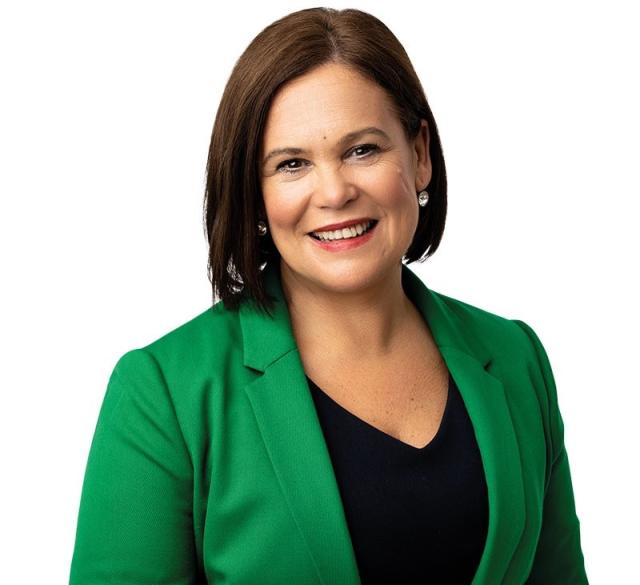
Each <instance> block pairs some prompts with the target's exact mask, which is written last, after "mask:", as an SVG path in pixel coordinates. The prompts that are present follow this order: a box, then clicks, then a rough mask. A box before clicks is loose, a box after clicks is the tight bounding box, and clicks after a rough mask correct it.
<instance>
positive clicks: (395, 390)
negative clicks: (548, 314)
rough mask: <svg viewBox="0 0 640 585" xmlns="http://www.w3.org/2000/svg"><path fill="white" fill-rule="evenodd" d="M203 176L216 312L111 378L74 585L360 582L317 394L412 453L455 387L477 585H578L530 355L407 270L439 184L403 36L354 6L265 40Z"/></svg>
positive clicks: (540, 374)
mask: <svg viewBox="0 0 640 585" xmlns="http://www.w3.org/2000/svg"><path fill="white" fill-rule="evenodd" d="M207 170H208V177H207V193H206V198H205V203H206V213H205V216H206V224H207V233H208V238H209V268H210V270H211V281H212V284H213V291H214V293H217V295H218V296H219V297H220V301H219V302H217V303H215V305H214V306H213V308H211V309H208V310H206V311H204V312H203V313H201V314H200V315H199V316H197V317H195V318H194V319H192V320H191V321H189V322H188V323H186V324H184V325H183V326H181V327H179V328H177V329H176V330H174V331H172V332H170V333H168V334H167V335H165V336H163V337H162V338H161V339H158V340H156V341H154V342H153V343H151V344H149V345H147V346H146V347H143V348H139V349H135V350H132V351H130V352H127V353H126V354H125V355H123V356H122V358H121V359H120V360H119V362H118V364H117V365H116V367H115V369H114V372H113V375H112V377H111V379H110V382H109V387H108V390H107V394H106V396H105V400H104V403H103V406H102V410H101V412H100V417H99V421H98V425H97V428H96V432H95V436H94V440H93V444H92V447H91V453H90V456H89V461H88V465H87V472H86V477H85V484H84V487H83V495H82V502H81V508H80V516H79V520H78V534H77V541H76V549H75V552H74V559H73V565H72V574H71V582H72V584H73V583H75V584H79V583H92V584H94V585H95V584H100V583H107V582H109V583H113V582H117V583H121V584H124V583H131V584H133V583H136V585H142V584H144V583H149V584H151V583H158V582H162V583H176V584H177V583H193V582H205V580H206V582H209V583H234V584H236V585H238V584H240V583H245V584H250V583H251V584H256V583H260V584H267V583H296V584H300V585H303V584H306V583H319V584H320V583H325V584H334V583H335V584H340V585H342V584H350V583H353V584H356V583H359V579H360V577H359V574H358V567H357V563H356V559H355V555H354V547H353V542H352V541H351V538H350V533H349V528H348V525H347V521H346V517H345V509H344V506H343V500H342V499H341V497H340V496H341V494H340V492H339V489H338V482H337V478H336V474H335V469H334V468H333V466H332V461H331V458H330V456H329V451H328V448H327V441H326V440H325V436H324V434H323V432H322V428H321V425H320V423H319V418H318V412H317V411H316V408H315V404H314V401H313V399H312V395H311V393H310V390H309V385H308V383H307V377H309V378H310V379H313V380H314V381H315V382H316V383H317V384H319V385H320V386H321V387H322V388H323V390H324V391H325V392H326V393H327V396H329V397H331V398H332V399H334V400H335V402H336V404H340V405H342V406H343V407H344V408H345V409H346V410H347V412H350V413H353V414H354V415H355V416H356V417H358V419H359V420H362V421H367V422H368V423H370V424H371V425H372V426H373V427H374V428H376V429H378V430H380V431H381V432H384V433H386V434H388V435H389V436H391V437H394V438H395V439H396V440H398V441H400V442H404V443H406V445H408V446H414V447H420V446H424V445H426V444H428V443H429V442H430V441H431V440H432V439H433V437H434V435H435V433H436V432H437V430H438V428H439V426H440V423H441V420H442V417H443V412H444V410H445V404H446V401H447V392H448V380H449V376H451V377H452V379H453V380H454V381H455V384H456V387H457V388H458V389H459V391H460V395H461V398H462V402H463V406H464V408H465V409H466V411H467V412H468V416H469V421H470V427H471V428H472V430H473V433H472V434H473V435H475V439H476V441H475V442H476V443H477V448H478V453H479V457H478V459H481V464H482V468H483V469H482V471H483V475H484V479H485V481H486V486H487V498H486V499H487V500H488V502H486V503H488V522H487V524H488V525H487V527H486V528H487V531H486V540H485V545H484V549H483V551H482V555H481V557H480V558H479V560H478V559H476V561H475V562H476V564H477V569H476V571H475V577H474V578H473V584H474V585H479V584H487V585H489V584H491V585H493V584H495V583H513V584H514V585H515V584H520V583H523V582H524V581H528V582H530V583H545V584H547V585H548V584H550V583H558V584H560V583H562V584H563V585H569V584H571V583H585V582H586V576H585V574H584V568H583V564H582V555H581V551H580V539H579V529H578V521H577V518H576V515H575V509H574V504H573V492H572V488H571V480H570V475H569V467H568V463H567V458H566V453H565V451H564V443H563V434H562V422H561V417H560V413H559V411H558V407H557V399H556V394H555V386H554V382H553V377H552V373H551V369H550V366H549V362H548V360H547V357H546V354H545V352H544V350H543V348H542V345H541V344H540V342H539V340H538V338H537V337H536V335H535V333H533V331H532V330H531V329H530V328H529V327H528V326H527V325H525V324H524V323H522V322H518V321H512V320H508V319H504V318H500V317H498V316H496V315H491V314H489V313H487V312H485V311H482V310H481V309H478V308H475V307H472V306H470V305H467V304H465V303H462V302H460V301H456V300H454V299H450V298H448V297H445V296H444V295H441V294H438V293H435V292H433V291H430V290H429V289H428V288H427V287H426V286H425V285H423V284H422V283H421V282H420V281H419V280H418V279H417V278H416V277H415V276H414V275H413V273H412V272H411V271H410V270H409V269H408V268H407V266H406V265H407V264H408V263H410V262H412V261H415V260H424V259H426V257H428V256H429V255H431V254H433V253H434V252H435V250H436V249H437V247H438V245H439V243H440V240H441V238H442V233H443V230H444V224H445V216H446V173H445V167H444V158H443V154H442V148H441V145H440V140H439V136H438V132H437V127H436V124H435V120H434V118H433V114H432V113H431V110H430V108H429V105H428V103H427V101H426V97H425V95H424V91H423V90H422V87H421V85H420V82H419V80H418V79H417V76H416V73H415V71H414V69H413V67H412V66H411V64H410V62H409V60H408V57H407V56H406V53H405V52H404V49H403V48H402V46H401V45H400V43H399V41H398V40H397V38H395V36H394V35H393V34H392V33H391V32H390V31H389V30H388V29H387V28H386V27H385V25H384V24H383V23H381V22H380V21H379V20H377V19H376V18H375V17H373V16H371V15H368V14H366V13H363V12H361V11H357V10H344V11H336V10H332V9H327V8H314V9H307V10H301V11H298V12H296V13H292V14H290V15H288V16H286V17H285V18H283V19H281V20H279V21H277V22H275V23H273V24H272V25H270V26H269V27H267V28H266V29H265V30H264V31H262V32H261V33H260V34H259V35H258V36H257V37H256V38H255V39H254V40H253V41H252V43H251V44H250V45H249V47H248V48H247V50H246V51H245V53H244V54H243V55H242V56H241V58H240V59H239V60H238V62H237V63H236V66H235V68H234V71H233V72H232V75H231V78H230V80H229V82H228V84H227V87H226V88H225V92H224V95H223V98H222V100H221V104H220V108H219V110H218V114H217V117H216V122H215V125H214V131H213V134H212V140H211V146H210V151H209V159H208V165H207ZM265 266H266V268H265ZM215 296H216V294H214V297H215ZM460 404H461V403H460ZM461 405H462V404H461ZM470 434H471V433H469V435H470ZM469 452H471V450H470V451H469ZM456 461H457V460H456ZM450 465H455V461H451V462H450ZM396 481H398V482H399V487H400V488H402V482H403V477H402V476H400V477H399V478H398V479H396ZM405 481H406V482H407V483H408V482H410V475H409V474H407V476H406V480H405ZM407 487H408V486H407ZM343 495H346V496H348V494H343ZM423 496H424V494H423ZM424 497H426V496H424ZM452 497H453V496H452ZM431 501H433V500H431ZM449 504H450V505H454V504H455V502H449ZM371 513H372V514H375V513H376V511H375V510H373V511H372V512H371ZM394 520H395V521H396V523H400V520H399V519H394ZM402 528H403V526H398V525H396V526H394V529H396V530H402ZM425 529H429V526H426V527H425ZM432 529H433V527H432ZM451 546H453V545H451ZM450 552H451V551H450ZM467 560H469V559H467ZM389 562H390V563H393V562H394V559H393V558H391V559H390V561H389ZM431 580H433V581H435V580H436V579H431ZM460 585H462V584H460Z"/></svg>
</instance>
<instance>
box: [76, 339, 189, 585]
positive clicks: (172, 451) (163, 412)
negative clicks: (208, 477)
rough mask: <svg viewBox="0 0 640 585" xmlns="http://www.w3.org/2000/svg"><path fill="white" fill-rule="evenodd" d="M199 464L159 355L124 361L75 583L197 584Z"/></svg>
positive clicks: (99, 440)
mask: <svg viewBox="0 0 640 585" xmlns="http://www.w3.org/2000/svg"><path fill="white" fill-rule="evenodd" d="M192 493H193V467H192V463H191V460H190V457H189V454H188V451H187V447H186V444H185V442H184V438H183V435H182V432H181V430H180V427H179V424H178V420H177V418H176V413H175V410H174V407H173V403H172V401H171V397H170V395H169V392H168V390H167V386H166V384H165V382H164V378H163V376H162V372H161V371H160V368H159V367H158V365H157V363H156V361H155V359H154V358H153V357H152V356H151V355H150V354H149V353H148V352H146V351H145V350H143V349H135V350H132V351H130V352H128V353H126V354H124V355H123V356H122V357H121V358H120V360H119V361H118V363H117V364H116V366H115V368H114V370H113V373H112V374H111V378H110V379H109V384H108V387H107V392H106V395H105V397H104V401H103V404H102V408H101V410H100V414H99V417H98V422H97V425H96V429H95V434H94V437H93V441H92V443H91V449H90V451H89V458H88V462H87V467H86V472H85V477H84V483H83V487H82V497H81V500H80V510H79V515H78V524H77V531H76V541H75V548H74V553H73V559H72V563H71V574H70V580H69V583H70V585H102V584H105V585H106V584H107V583H110V584H111V583H113V584H116V583H117V584H118V585H147V584H148V585H151V584H153V585H157V584H159V583H163V584H165V585H186V584H190V583H195V582H196V555H195V548H194V536H193V507H192Z"/></svg>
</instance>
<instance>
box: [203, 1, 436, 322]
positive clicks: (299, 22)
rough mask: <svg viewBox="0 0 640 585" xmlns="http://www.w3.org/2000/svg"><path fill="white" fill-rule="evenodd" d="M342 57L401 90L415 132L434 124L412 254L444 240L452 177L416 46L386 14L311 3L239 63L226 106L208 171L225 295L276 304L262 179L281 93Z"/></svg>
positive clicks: (210, 214) (214, 259)
mask: <svg viewBox="0 0 640 585" xmlns="http://www.w3.org/2000/svg"><path fill="white" fill-rule="evenodd" d="M328 62H335V63H340V64H342V65H345V66H347V67H350V68H351V69H353V70H355V71H357V72H359V73H360V74H361V75H363V76H365V77H366V78H368V79H371V80H372V81H374V82H375V83H377V84H378V85H379V86H381V87H382V88H383V89H384V90H386V92H387V93H388V95H389V96H390V97H391V98H392V103H393V104H394V106H395V109H396V113H397V115H398V118H399V120H400V121H401V123H402V126H403V128H404V131H405V135H406V138H407V140H412V139H414V138H415V137H416V136H417V134H418V132H419V130H420V123H421V120H422V119H424V120H426V122H427V125H428V131H429V154H430V157H431V164H432V177H431V181H430V183H429V185H428V190H429V204H428V206H427V207H421V208H420V217H419V221H418V227H417V229H416V232H415V234H414V237H413V241H412V242H411V245H410V246H409V249H408V250H407V253H406V254H405V256H404V257H403V260H404V261H405V262H406V263H409V262H413V261H415V260H418V261H424V260H426V259H427V258H428V257H429V256H431V255H432V254H433V253H434V252H435V251H436V249H437V248H438V245H439V244H440V240H441V239H442V234H443V232H444V225H445V218H446V213H447V177H446V171H445V164H444V157H443V154H442V146H441V143H440V137H439V135H438V129H437V126H436V122H435V120H434V118H433V114H432V113H431V109H430V107H429V104H428V102H427V98H426V96H425V93H424V90H423V88H422V85H421V83H420V80H419V79H418V76H417V75H416V72H415V71H414V69H413V65H412V64H411V61H410V60H409V57H408V56H407V53H406V51H405V50H404V48H403V46H402V45H401V43H400V41H398V39H397V38H396V37H395V35H394V34H393V33H392V32H391V31H390V30H389V29H388V28H387V27H386V25H385V24H384V23H382V22H381V21H380V20H378V19H377V18H376V17H374V16H372V15H371V14H368V13H366V12H363V11H361V10H356V9H345V10H336V9H333V8H307V9H304V10H299V11H297V12H293V13H291V14H288V15H286V16H284V17H283V18H281V19H279V20H277V21H275V22H273V23H272V24H270V25H269V26H267V27H266V28H265V29H264V30H262V32H260V33H259V34H258V35H257V36H256V37H255V38H254V39H253V41H251V43H250V44H249V46H248V47H247V49H246V50H245V51H244V53H243V54H242V55H241V56H240V58H239V59H238V61H237V62H236V64H235V66H234V68H233V71H232V72H231V76H230V77H229V80H228V82H227V85H226V87H225V89H224V93H223V95H222V99H221V101H220V105H219V107H218V112H217V114H216V119H215V123H214V126H213V132H212V136H211V144H210V147H209V156H208V159H207V170H206V189H205V198H204V209H203V219H204V222H205V223H206V235H207V240H208V242H209V259H208V266H207V268H208V275H209V280H210V282H211V284H212V287H213V298H214V302H215V299H216V296H218V297H219V298H220V300H222V301H223V302H224V304H225V306H226V307H228V308H231V309H236V308H237V307H238V305H239V303H240V302H241V300H243V299H250V300H253V301H254V302H255V303H256V304H257V305H258V307H259V308H261V309H262V310H265V311H267V312H268V311H269V310H270V308H271V307H272V299H270V298H269V297H268V295H267V293H266V290H265V285H264V280H263V278H262V276H263V275H262V269H263V268H264V266H265V264H266V263H271V262H274V263H275V262H279V259H280V254H279V253H278V250H277V249H276V247H275V245H274V243H273V240H272V239H271V237H270V236H269V235H266V236H263V237H260V236H258V232H257V222H258V220H259V219H261V218H262V219H264V218H265V217H266V213H265V209H264V203H263V200H262V191H261V184H260V177H261V174H260V156H261V148H262V138H263V132H264V126H265V123H266V120H267V115H268V113H269V108H270V106H271V102H272V100H273V97H274V96H275V94H276V92H277V91H278V89H279V88H280V87H281V86H282V85H284V84H285V83H287V82H288V81H290V80H292V79H294V78H296V77H299V76H301V75H303V74H304V73H306V72H308V71H310V70H311V69H313V68H315V67H317V66H319V65H322V64H325V63H328Z"/></svg>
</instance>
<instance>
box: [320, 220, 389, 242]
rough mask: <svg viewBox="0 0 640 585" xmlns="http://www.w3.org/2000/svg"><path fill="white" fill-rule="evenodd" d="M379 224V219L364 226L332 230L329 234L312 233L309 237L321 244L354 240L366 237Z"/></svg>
mask: <svg viewBox="0 0 640 585" xmlns="http://www.w3.org/2000/svg"><path fill="white" fill-rule="evenodd" d="M377 224H378V220H377V219H372V220H370V221H368V222H366V223H364V224H357V225H353V226H349V227H348V228H342V229H339V230H331V231H327V232H310V233H309V235H310V236H311V237H312V238H313V239H314V240H318V241H320V242H337V241H341V240H353V239H357V238H359V237H362V236H364V235H365V234H366V233H368V232H370V231H371V230H372V229H373V228H374V227H375V226H376V225H377Z"/></svg>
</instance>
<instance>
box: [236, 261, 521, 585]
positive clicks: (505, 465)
mask: <svg viewBox="0 0 640 585" xmlns="http://www.w3.org/2000/svg"><path fill="white" fill-rule="evenodd" d="M265 282H266V288H267V291H268V292H269V293H270V294H272V295H273V296H274V297H275V298H276V303H275V311H274V313H273V316H272V317H270V316H268V315H266V314H264V313H262V312H260V311H258V310H257V308H256V307H255V306H254V305H253V304H252V303H242V304H241V305H240V309H239V318H240V323H241V329H242V336H243V346H244V365H245V366H247V367H249V368H253V369H254V370H258V371H260V372H264V374H263V375H262V376H259V377H258V378H256V379H255V380H254V381H253V382H252V383H250V384H249V385H248V386H246V387H245V391H246V393H247V396H248V398H249V400H250V403H251V406H252V408H253V410H254V413H255V416H256V420H257V422H258V426H259V427H260V432H261V434H262V437H263V440H264V443H265V446H266V448H267V451H268V452H269V454H270V457H271V461H272V464H273V466H274V470H275V472H276V475H277V477H278V479H279V481H280V483H281V487H282V489H283V492H284V494H285V496H286V498H287V501H288V503H289V506H290V509H291V512H292V514H293V515H294V517H295V518H296V520H297V523H298V526H299V527H300V531H301V533H302V535H303V537H304V539H305V541H306V542H307V545H308V548H309V551H310V556H311V559H312V561H313V564H314V565H315V570H316V571H317V574H318V577H319V580H318V582H319V583H327V584H329V583H345V584H353V585H356V584H359V582H360V581H359V577H358V571H357V564H356V560H355V555H354V552H353V547H352V543H351V539H350V535H349V530H348V526H347V523H346V519H345V516H344V509H343V507H342V500H341V497H340V493H339V488H338V485H337V483H336V479H335V475H334V472H333V466H332V463H331V459H330V455H329V452H328V450H327V446H326V442H325V440H324V435H323V432H322V428H321V426H320V423H319V420H318V417H317V413H316V410H315V405H314V403H313V399H312V397H311V394H310V391H309V387H308V385H307V381H306V378H305V372H304V368H303V365H302V362H301V360H300V356H299V353H298V351H297V346H296V342H295V338H294V336H293V332H292V328H291V322H290V317H289V312H288V309H287V305H286V302H285V299H284V294H283V290H282V286H281V282H280V272H279V267H277V266H275V267H271V268H269V267H268V268H266V269H265ZM402 283H403V288H404V290H405V292H406V294H407V296H408V297H409V298H410V299H411V300H412V301H413V302H414V304H415V305H416V307H417V308H418V310H419V311H420V312H421V313H422V315H423V317H424V318H425V320H426V322H427V324H428V326H429V328H430V331H431V334H432V336H433V338H434V340H435V342H436V344H437V346H438V348H439V350H440V352H441V355H442V357H443V359H444V361H445V363H446V364H447V367H448V369H449V371H450V372H451V375H452V377H453V379H454V380H455V382H456V384H457V386H458V388H459V390H460V393H461V396H462V398H463V400H464V403H465V406H466V408H467V411H468V413H469V417H470V419H471V422H472V424H473V427H474V431H475V434H476V439H477V441H478V446H479V448H480V453H481V456H482V462H483V466H484V470H485V476H486V480H487V488H488V493H489V528H488V533H487V541H486V545H485V550H484V553H483V556H482V558H481V561H480V565H479V567H478V570H477V573H476V576H475V578H474V580H473V584H472V585H480V584H485V583H486V584H488V583H500V582H502V581H503V578H504V576H505V574H506V573H507V572H508V570H509V564H510V560H511V558H512V556H513V553H514V552H515V550H516V548H517V546H518V543H519V540H520V536H521V534H522V531H523V528H524V521H525V518H524V490H523V483H522V468H521V462H520V452H519V446H518V443H517V440H516V437H515V432H514V428H513V422H512V419H511V415H510V411H509V407H508V404H507V400H506V397H505V392H504V386H503V383H502V381H501V376H500V364H499V360H498V359H494V356H493V355H492V352H491V351H490V350H489V349H488V347H487V346H486V344H485V343H484V342H483V341H482V340H481V338H480V333H476V332H474V330H473V327H471V326H470V323H469V322H463V321H462V317H461V316H460V315H459V313H457V312H456V311H454V309H453V308H452V307H451V306H450V305H449V302H450V301H448V300H447V297H445V296H444V295H441V294H439V293H436V292H434V291H431V290H430V289H429V288H428V287H427V286H426V285H425V284H424V283H423V282H422V281H421V280H420V278H418V277H417V276H416V275H415V274H414V273H413V272H412V271H411V270H410V269H409V268H408V267H407V266H406V265H403V266H402ZM426 529H428V527H426Z"/></svg>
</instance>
